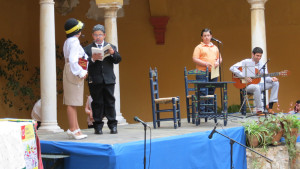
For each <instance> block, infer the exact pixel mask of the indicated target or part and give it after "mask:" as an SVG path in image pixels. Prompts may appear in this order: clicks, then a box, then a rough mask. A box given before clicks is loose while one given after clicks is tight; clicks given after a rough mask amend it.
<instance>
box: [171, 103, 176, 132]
mask: <svg viewBox="0 0 300 169" xmlns="http://www.w3.org/2000/svg"><path fill="white" fill-rule="evenodd" d="M172 104H173V121H174V128H175V129H176V128H177V119H176V102H175V98H172Z"/></svg>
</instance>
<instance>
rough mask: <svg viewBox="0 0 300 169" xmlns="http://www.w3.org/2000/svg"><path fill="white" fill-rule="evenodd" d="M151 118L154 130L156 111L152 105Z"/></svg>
mask: <svg viewBox="0 0 300 169" xmlns="http://www.w3.org/2000/svg"><path fill="white" fill-rule="evenodd" d="M152 116H153V127H154V128H155V129H156V109H155V105H154V104H152Z"/></svg>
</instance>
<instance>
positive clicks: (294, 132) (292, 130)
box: [291, 128, 298, 144]
mask: <svg viewBox="0 0 300 169" xmlns="http://www.w3.org/2000/svg"><path fill="white" fill-rule="evenodd" d="M293 136H295V137H296V140H295V141H294V144H296V141H297V137H298V129H297V128H292V129H291V137H293Z"/></svg>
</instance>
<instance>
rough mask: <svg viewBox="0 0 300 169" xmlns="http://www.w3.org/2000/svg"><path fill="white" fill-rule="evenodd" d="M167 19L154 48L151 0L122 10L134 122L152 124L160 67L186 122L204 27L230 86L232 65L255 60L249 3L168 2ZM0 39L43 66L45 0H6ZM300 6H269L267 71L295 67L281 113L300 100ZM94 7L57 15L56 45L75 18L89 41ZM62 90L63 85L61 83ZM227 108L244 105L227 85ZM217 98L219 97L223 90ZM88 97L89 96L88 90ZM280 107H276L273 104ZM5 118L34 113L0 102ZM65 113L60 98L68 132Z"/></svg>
mask: <svg viewBox="0 0 300 169" xmlns="http://www.w3.org/2000/svg"><path fill="white" fill-rule="evenodd" d="M167 4H168V11H167V13H168V16H169V17H170V19H169V23H168V25H167V31H166V36H165V44H164V45H156V44H155V39H154V33H153V27H152V25H151V24H150V22H149V18H150V12H149V3H148V1H147V0H144V1H141V0H130V1H129V5H125V6H123V8H124V17H122V18H118V21H117V22H118V37H119V52H120V54H121V56H122V58H123V60H122V62H121V63H120V91H121V112H122V113H123V116H124V117H125V118H126V119H127V121H128V122H133V117H134V116H136V115H137V116H139V117H140V118H141V119H143V120H144V121H152V115H151V114H152V113H151V102H150V88H149V75H148V74H149V68H150V67H157V68H158V73H159V85H160V96H161V97H164V96H180V98H181V102H180V103H181V114H182V116H183V117H185V116H186V109H185V98H184V95H185V94H184V78H183V69H184V67H185V66H186V67H187V68H188V69H193V68H194V67H195V66H194V63H192V53H193V50H194V47H195V46H196V45H197V44H198V43H199V42H200V41H201V38H200V32H201V30H202V29H203V28H205V27H209V28H211V29H212V32H213V35H214V37H216V38H218V39H220V40H221V41H222V42H223V43H224V45H223V47H222V49H221V50H222V56H223V80H224V81H230V80H231V73H230V72H229V67H230V66H231V65H232V64H234V63H235V62H237V61H239V60H242V59H244V58H246V57H250V56H251V53H250V52H251V30H250V5H249V4H248V2H247V1H246V0H243V1H241V0H231V1H228V0H210V1H195V0H185V1H182V0H168V1H167ZM0 8H1V10H0V14H1V15H0V20H1V22H2V24H1V29H0V35H1V37H3V38H6V39H10V40H12V41H13V42H14V43H16V44H17V45H18V46H19V47H20V48H21V49H23V50H24V51H25V53H24V56H25V57H26V59H28V61H29V62H30V64H31V67H34V66H39V13H40V11H39V1H38V0H36V1H24V0H22V1H19V0H11V1H5V2H3V3H2V5H1V7H0ZM299 8H300V2H298V1H296V0H288V1H281V0H270V1H268V2H267V3H266V11H265V15H266V36H267V50H268V58H271V61H270V62H269V72H277V71H280V70H283V69H289V70H290V71H291V72H292V75H291V76H289V77H286V78H279V79H280V91H279V103H280V108H281V109H283V110H285V111H287V110H288V108H289V104H290V103H291V102H294V101H295V100H298V99H300V92H299V90H297V86H298V85H297V84H299V83H300V80H299V78H297V74H298V72H299V68H298V62H299V60H300V59H299V56H298V55H299V54H298V53H299V52H298V48H299V47H298V43H297V40H298V39H300V32H299V30H300V25H299V24H300V15H299V14H300V13H299V11H300V10H299ZM88 9H89V1H82V0H81V1H80V3H79V5H78V6H77V7H76V8H74V9H73V11H72V12H71V13H69V14H67V15H66V16H61V15H60V14H59V13H57V12H56V13H55V27H56V43H57V45H59V46H60V48H62V46H63V42H64V40H65V33H64V29H63V25H64V22H65V21H66V20H67V19H68V18H70V17H75V18H77V19H79V20H81V21H83V22H84V23H85V29H84V31H83V34H85V37H84V38H81V41H87V40H88V41H89V42H91V39H92V38H91V29H92V27H93V26H94V25H95V24H97V23H100V24H103V22H97V21H94V20H90V19H87V18H86V16H85V14H86V13H87V11H88ZM58 85H62V84H60V83H58ZM228 91H229V94H228V95H229V105H230V104H239V95H238V90H237V89H235V88H234V87H233V86H229V90H228ZM217 94H219V91H217ZM85 95H88V88H87V84H86V90H85ZM275 106H276V105H275ZM0 108H1V113H0V117H21V118H29V117H30V112H17V110H15V109H9V108H7V106H6V105H4V104H0ZM78 114H79V119H80V126H81V128H85V127H86V121H85V119H86V118H85V114H84V109H83V107H82V108H78ZM66 119H67V117H66V108H65V106H63V105H62V95H58V123H59V125H60V126H61V127H62V128H64V129H66V128H67V127H68V124H67V120H66Z"/></svg>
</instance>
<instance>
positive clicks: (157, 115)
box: [156, 104, 160, 127]
mask: <svg viewBox="0 0 300 169" xmlns="http://www.w3.org/2000/svg"><path fill="white" fill-rule="evenodd" d="M156 111H157V112H156V122H157V127H160V112H158V111H159V104H157V105H156Z"/></svg>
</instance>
